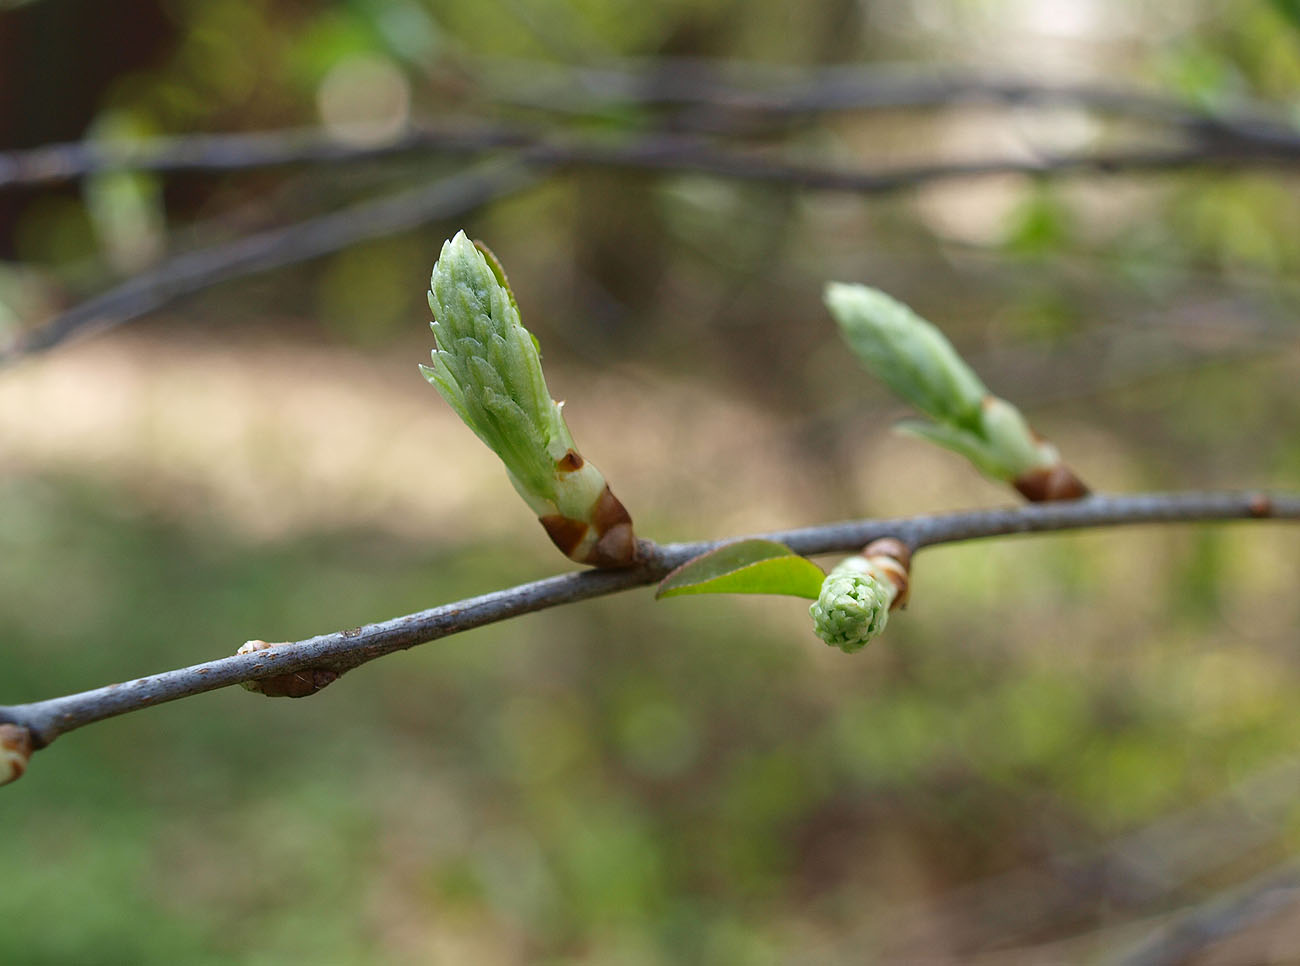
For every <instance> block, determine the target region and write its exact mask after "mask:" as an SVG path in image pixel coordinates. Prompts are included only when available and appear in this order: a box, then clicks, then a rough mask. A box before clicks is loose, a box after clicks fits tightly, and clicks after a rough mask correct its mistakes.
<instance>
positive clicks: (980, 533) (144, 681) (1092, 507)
mask: <svg viewBox="0 0 1300 966" xmlns="http://www.w3.org/2000/svg"><path fill="white" fill-rule="evenodd" d="M1246 519H1273V520H1300V493H1293V494H1290V493H1289V494H1267V493H1260V492H1256V493H1249V492H1244V493H1243V492H1221V493H1148V494H1135V495H1130V496H1095V497H1091V498H1089V499H1086V500H1079V501H1074V502H1065V503H1044V504H1035V505H1030V506H1018V507H1008V508H1005V509H992V510H974V511H966V512H961V513H949V514H942V515H928V516H917V517H905V518H900V519H895V520H855V521H849V522H845V523H833V524H827V525H825V526H817V527H808V528H805V529H800V530H786V531H782V532H777V533H770V534H763V535H762V536H764V537H766V538H767V539H771V540H777V541H779V542H781V543H784V544H786V545H787V546H788V547H790V549H792V550H794V551H795V552H796V553H801V554H809V555H812V554H822V553H834V552H850V551H854V550H858V549H860V548H861V547H862V546H863V545H864V544H866V543H867V542H869V541H870V540H873V539H876V538H878V537H884V536H892V537H897V538H899V539H901V540H903V541H904V542H905V543H906V544H908V546H910V547H912V548H913V549H914V550H920V549H923V548H925V547H931V546H937V545H939V544H944V543H953V542H957V541H962V540H974V539H980V538H986V537H995V536H1002V535H1006V534H1015V533H1043V532H1048V531H1056V530H1072V529H1080V528H1091V527H1102V526H1116V525H1121V524H1139V523H1177V522H1193V521H1207V520H1246ZM725 542H728V541H717V540H709V541H699V542H695V543H674V544H665V545H662V546H656V545H655V544H652V543H650V542H648V541H647V542H644V543H643V545H642V548H641V549H642V563H641V564H640V565H638V566H637V567H634V568H630V569H626V570H591V571H584V572H581V573H569V574H563V575H561V576H557V577H549V578H546V579H544V580H538V581H534V582H533V583H528V584H521V585H519V586H517V587H512V588H509V589H507V590H498V591H493V592H492V593H488V594H483V595H481V596H479V597H471V598H468V599H466V600H461V601H456V602H455V603H451V604H443V605H441V606H438V607H433V608H431V609H429V610H425V611H421V612H419V613H415V614H408V615H406V616H404V617H396V618H393V619H391V620H387V621H382V622H380V623H377V624H369V625H367V626H365V627H359V628H355V629H353V630H347V631H337V632H334V633H330V634H322V635H319V636H317V637H312V638H308V639H306V640H302V641H296V642H292V643H283V644H277V645H275V646H274V647H273V648H270V649H268V650H262V651H257V652H254V653H251V654H240V655H235V656H232V657H225V658H220V659H218V660H215V661H209V662H207V663H205V664H197V665H194V666H192V667H187V668H180V669H178V670H174V671H167V672H164V673H162V674H155V675H151V676H149V677H144V678H138V679H136V680H134V681H128V682H125V683H123V684H113V685H109V686H108V687H103V688H98V689H96V690H93V691H84V692H81V693H79V694H72V695H68V696H65V697H59V698H50V699H48V700H45V701H37V702H33V703H31V704H21V705H14V706H11V707H0V722H7V723H11V724H14V725H18V726H20V727H22V728H24V729H26V730H27V731H28V732H29V733H30V735H31V738H32V742H33V744H34V745H35V746H36V747H38V748H40V747H44V746H45V745H47V744H49V743H50V742H51V741H53V740H54V739H55V738H57V737H58V736H59V735H62V734H66V733H67V732H69V731H71V730H73V729H74V728H79V727H81V726H82V725H86V724H90V723H91V722H93V721H100V720H103V719H104V718H110V717H114V716H116V715H119V714H126V713H128V712H131V711H138V710H140V709H142V708H146V707H151V706H152V705H155V704H160V703H162V702H165V701H174V700H176V699H178V698H184V697H188V696H190V695H194V694H201V693H203V692H206V691H213V690H216V689H217V688H224V687H229V686H230V685H233V684H239V683H241V682H245V681H254V680H259V679H264V678H269V677H275V676H279V675H285V674H290V673H293V672H297V671H304V670H308V669H317V670H328V671H335V672H342V671H346V670H349V669H351V668H354V667H357V666H359V665H361V664H364V663H366V662H367V661H372V660H374V659H375V658H378V657H382V656H384V655H385V654H390V653H392V652H393V651H398V650H403V649H405V648H409V647H413V646H415V645H417V644H423V643H427V642H429V641H434V640H438V639H439V638H443V637H447V636H449V635H452V634H457V633H460V632H461V631H466V630H470V629H471V628H475V627H482V626H484V625H486V624H492V623H496V622H497V621H502V620H507V619H509V618H512V617H518V616H520V615H522V614H528V613H532V612H533V611H538V610H544V609H546V608H548V607H554V606H556V605H559V604H569V603H573V602H575V601H579V600H587V599H590V598H593V597H602V596H605V595H607V594H613V593H617V592H619V591H623V590H630V589H631V588H633V587H642V586H645V585H647V584H651V583H654V582H656V581H658V580H661V579H662V578H663V577H664V575H665V574H667V573H668V572H669V571H670V570H671V569H672V568H674V567H676V566H679V565H680V564H682V563H685V562H686V561H687V560H690V559H691V558H693V557H696V556H698V555H699V554H701V553H704V552H706V551H708V550H711V549H713V548H715V547H717V546H719V545H721V544H722V543H725Z"/></svg>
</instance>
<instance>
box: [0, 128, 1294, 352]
mask: <svg viewBox="0 0 1300 966" xmlns="http://www.w3.org/2000/svg"><path fill="white" fill-rule="evenodd" d="M1296 157H1297V159H1300V154H1297V156H1296ZM1278 160H1279V159H1278V158H1276V157H1271V156H1263V155H1257V154H1255V153H1252V152H1247V153H1246V154H1245V155H1238V154H1236V153H1235V152H1234V151H1233V150H1230V149H1224V150H1222V151H1218V150H1215V151H1211V150H1207V149H1204V148H1199V147H1188V148H1172V149H1164V150H1152V151H1137V152H1119V153H1115V154H1103V155H1078V156H1074V155H1063V156H1057V157H1050V156H1048V157H1040V158H1027V159H1026V158H1019V159H1003V160H992V161H956V162H949V163H938V164H928V165H915V166H906V167H899V168H893V169H884V170H879V171H855V170H846V169H843V168H836V167H830V166H825V165H817V164H802V163H796V162H790V161H785V160H781V159H776V158H770V157H765V156H763V155H758V154H754V153H752V152H745V151H736V150H730V149H726V148H717V147H713V146H712V145H710V144H708V143H707V142H704V141H701V140H699V139H697V138H693V137H682V136H676V135H668V134H661V135H657V136H647V137H644V138H640V139H637V140H634V141H631V142H629V143H608V142H602V141H597V140H594V139H587V140H570V141H567V142H541V143H536V144H534V145H533V146H531V147H529V148H527V149H525V150H523V151H522V152H520V153H519V154H517V155H516V156H515V157H514V158H513V161H504V160H497V161H488V162H483V166H481V167H477V168H472V169H470V170H469V171H468V172H464V173H462V174H457V175H452V176H450V177H448V178H446V179H444V180H443V181H439V182H436V183H435V184H433V185H432V186H427V187H422V188H417V189H413V190H411V191H409V192H405V193H402V194H398V195H394V196H390V197H387V198H382V199H379V200H377V201H366V202H361V203H359V204H357V205H354V206H353V207H351V208H348V209H345V210H344V211H339V212H333V213H331V214H328V215H321V216H317V217H315V218H310V219H307V220H305V221H301V222H298V223H296V224H293V225H288V226H286V227H283V228H276V229H270V230H268V231H264V232H260V233H258V234H255V235H250V236H247V237H245V238H241V239H237V240H235V241H233V242H227V243H224V244H221V245H215V246H212V247H210V248H205V249H202V250H199V251H194V252H189V253H186V254H184V255H178V256H175V257H174V258H171V259H169V260H167V261H166V262H164V263H163V264H162V265H160V266H158V267H157V268H154V269H152V270H151V271H148V272H145V273H143V274H141V275H137V276H135V277H133V278H130V279H128V280H127V281H125V282H123V283H122V284H120V285H118V286H116V287H114V288H111V289H109V290H108V291H106V292H103V293H101V294H99V295H96V296H93V297H91V298H90V299H87V300H86V301H84V302H82V303H80V304H78V305H75V306H73V307H72V308H71V309H68V310H67V311H65V312H62V313H60V314H58V315H56V316H54V317H53V318H51V319H48V320H46V321H45V322H42V323H40V324H39V325H37V326H35V327H34V328H31V329H28V330H25V331H24V332H21V333H19V334H18V335H17V336H16V337H15V338H14V341H13V343H12V344H11V345H10V346H9V347H7V348H5V349H3V350H0V366H3V365H4V364H6V363H9V362H13V361H14V360H16V359H18V358H20V357H22V356H26V355H30V354H33V353H36V352H40V351H43V350H46V349H50V348H53V347H54V346H57V345H59V344H60V343H62V342H64V341H66V340H67V339H69V338H71V337H72V336H73V335H77V334H81V333H84V332H89V331H95V330H99V329H105V328H109V327H111V326H114V325H119V324H121V323H123V322H127V321H130V320H131V319H135V318H138V317H140V316H142V315H145V314H146V313H148V312H152V311H155V310H156V309H158V308H160V307H162V306H163V305H165V304H167V303H168V302H171V301H172V300H174V299H176V298H179V297H181V296H183V295H189V294H192V293H194V292H197V291H200V290H202V289H204V288H207V287H208V286H211V285H215V284H217V283H218V282H223V281H227V280H229V279H233V278H240V277H244V276H247V275H253V274H256V273H259V272H263V271H268V270H270V269H273V268H279V267H282V266H285V265H291V264H295V263H298V262H302V261H306V260H308V259H311V258H315V257H318V256H320V255H324V254H328V253H330V252H334V251H338V250H340V249H342V248H346V247H347V246H348V245H351V244H354V243H355V242H358V241H362V240H364V239H368V238H378V237H382V236H384V235H390V234H394V233H396V232H399V231H403V230H406V229H409V228H413V227H416V226H417V225H421V224H425V223H427V222H430V221H433V220H436V219H439V218H449V217H451V216H453V215H461V214H464V213H466V212H468V211H471V210H473V209H475V208H478V207H480V206H482V205H484V204H486V203H487V202H489V201H491V200H493V199H495V198H497V197H500V196H501V195H503V194H506V193H509V192H511V191H514V190H518V189H520V188H523V187H526V186H528V185H529V184H531V183H533V182H534V181H535V179H536V177H537V176H538V175H537V172H535V171H534V172H533V173H531V174H530V173H529V171H528V170H527V169H536V168H542V169H543V170H547V169H559V168H567V167H595V168H623V169H628V170H635V171H645V172H654V171H671V172H679V173H692V174H703V175H709V176H713V177H719V178H727V179H734V180H739V181H753V182H759V183H767V184H774V185H779V186H783V187H789V188H801V189H808V190H819V191H843V192H849V193H856V194H885V193H889V192H895V191H902V190H905V189H908V188H914V187H917V186H919V185H923V184H927V183H931V182H937V181H947V180H954V179H964V178H978V177H988V176H993V175H1005V174H1023V175H1032V176H1050V175H1064V174H1121V173H1127V172H1151V171H1166V170H1176V169H1181V168H1188V167H1195V166H1204V165H1215V164H1234V163H1270V162H1276V161H1278Z"/></svg>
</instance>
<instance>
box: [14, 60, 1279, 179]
mask: <svg viewBox="0 0 1300 966" xmlns="http://www.w3.org/2000/svg"><path fill="white" fill-rule="evenodd" d="M940 89H941V90H948V87H946V86H942V85H941V88H940ZM949 93H951V94H952V96H953V99H954V100H955V99H957V95H958V94H959V93H966V94H970V95H971V96H977V95H978V93H979V91H978V90H977V91H975V92H973V93H972V92H962V91H961V90H960V89H959V88H956V87H953V88H952V89H951V90H950V91H949ZM1038 93H1039V94H1043V95H1045V94H1046V90H1041V91H1039V92H1038ZM1026 96H1028V95H1027V94H1026ZM760 103H765V102H761V101H760ZM776 105H780V106H782V110H783V111H785V112H788V113H792V114H794V113H799V112H801V111H812V110H814V109H815V108H814V107H808V108H805V107H803V106H801V103H800V102H799V101H797V100H795V101H787V100H783V99H781V98H777V99H776V100H775V101H774V102H773V105H772V106H773V107H774V106H776ZM764 109H770V108H769V107H765V108H764ZM1165 120H1168V121H1170V122H1171V123H1174V125H1175V126H1176V127H1181V128H1183V129H1184V130H1186V131H1187V132H1188V133H1190V134H1193V135H1195V136H1194V138H1193V140H1192V143H1191V144H1186V145H1182V146H1179V147H1176V148H1173V149H1166V150H1163V151H1159V150H1146V151H1144V150H1138V149H1133V150H1127V151H1116V152H1113V153H1110V154H1102V155H1066V156H1058V157H1051V156H1046V157H1043V158H1042V159H1040V160H1037V161H1014V160H1012V161H1000V160H992V161H981V162H957V163H953V164H941V165H932V166H926V165H921V166H918V167H917V168H916V169H915V170H916V171H917V172H918V173H917V174H916V175H915V176H914V177H910V178H909V177H907V176H906V173H907V172H909V171H911V170H913V169H911V168H906V169H885V170H883V171H880V172H874V173H872V172H866V173H861V172H852V171H840V172H834V174H833V176H832V177H831V179H830V180H825V178H826V174H825V173H826V171H827V169H825V168H819V167H816V166H800V165H794V164H781V163H780V162H772V161H767V162H765V161H764V159H763V158H762V157H761V156H754V155H750V154H747V153H737V152H734V151H726V150H724V149H717V148H713V149H710V148H709V147H707V145H708V142H703V141H698V140H695V139H693V138H688V137H684V136H682V135H680V134H672V133H668V132H664V131H660V132H651V133H647V134H643V135H641V136H640V137H639V138H637V139H634V140H630V141H627V142H624V143H623V144H621V145H620V144H614V145H611V144H609V143H608V142H602V141H599V140H596V139H594V138H590V137H587V138H580V137H579V138H575V137H564V136H555V135H547V134H545V133H543V132H541V131H539V130H537V129H535V128H529V127H522V126H518V125H511V124H501V123H491V124H483V123H481V124H478V125H475V126H456V127H438V126H425V127H414V128H409V129H407V130H405V131H403V132H402V133H401V134H399V135H397V136H395V137H393V138H392V139H390V140H387V141H381V142H378V143H371V144H352V143H348V142H346V141H341V140H339V139H338V138H337V137H335V136H334V135H331V134H330V133H329V132H328V131H325V130H321V129H310V128H307V129H304V128H289V129H286V130H272V131H259V132H254V133H248V134H196V135H181V136H175V137H159V138H144V139H138V140H133V141H129V142H96V141H72V142H67V143H63V144H48V145H44V146H42V147H38V148H30V149H27V150H22V151H10V152H5V153H0V189H4V188H10V187H17V186H30V185H39V184H46V183H51V182H58V181H67V180H72V179H76V178H82V177H85V176H87V175H93V174H97V173H100V172H104V171H119V170H129V171H152V172H175V171H206V172H216V171H243V170H253V169H259V168H269V167H279V166H284V165H294V164H339V163H356V162H361V161H374V160H380V159H384V158H389V157H394V156H399V155H403V154H419V153H425V154H440V155H451V156H459V155H473V154H485V153H489V152H493V151H501V150H507V149H515V150H526V149H532V150H533V151H534V153H535V158H536V163H559V164H582V165H592V166H613V167H645V168H649V169H660V170H662V169H665V168H668V169H683V168H684V169H686V170H701V171H704V172H707V173H710V174H717V175H721V176H724V177H742V178H744V177H753V178H756V179H758V180H764V181H769V180H775V181H784V182H787V183H793V184H796V185H799V186H802V187H814V188H817V187H820V188H833V189H837V190H845V191H860V192H873V191H890V190H896V189H897V188H900V187H909V186H911V185H912V184H915V183H918V182H919V181H930V180H935V179H937V178H954V177H973V176H980V175H984V174H1004V173H1008V171H1010V172H1023V173H1050V172H1054V171H1062V172H1068V171H1074V170H1080V169H1082V170H1094V171H1098V170H1111V171H1115V170H1120V169H1125V168H1128V169H1135V170H1148V169H1150V168H1151V167H1155V168H1158V169H1163V168H1168V167H1185V166H1188V165H1193V164H1202V163H1216V162H1218V163H1221V162H1233V163H1239V164H1248V163H1256V162H1261V161H1274V162H1292V163H1294V162H1296V161H1297V160H1300V132H1296V131H1295V130H1294V129H1293V128H1289V127H1285V126H1283V125H1281V124H1278V123H1274V122H1271V121H1265V120H1254V119H1250V118H1230V117H1218V116H1215V115H1210V114H1200V113H1197V112H1194V111H1191V110H1188V109H1186V108H1182V109H1179V113H1177V114H1175V115H1172V116H1169V117H1166V118H1165ZM751 168H753V169H757V170H759V171H762V172H766V173H760V174H745V173H743V172H746V171H748V170H750V169H751ZM831 170H832V171H833V169H831ZM800 171H804V172H806V173H804V174H799V173H798V172H800ZM782 172H789V173H785V174H783V173H782ZM858 179H860V180H858ZM878 183H879V184H878Z"/></svg>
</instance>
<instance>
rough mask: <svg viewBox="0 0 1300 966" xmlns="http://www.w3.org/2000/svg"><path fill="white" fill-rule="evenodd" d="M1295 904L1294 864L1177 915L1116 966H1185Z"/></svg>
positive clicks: (1298, 868)
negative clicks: (1209, 950) (1178, 965)
mask: <svg viewBox="0 0 1300 966" xmlns="http://www.w3.org/2000/svg"><path fill="white" fill-rule="evenodd" d="M1297 901H1300V862H1296V861H1294V860H1293V861H1290V862H1286V863H1284V864H1283V865H1282V866H1280V867H1277V868H1273V869H1270V870H1268V871H1267V872H1265V873H1264V874H1262V875H1260V876H1257V877H1256V878H1254V879H1252V880H1251V881H1250V882H1247V883H1246V884H1245V885H1242V886H1239V887H1237V888H1236V889H1232V890H1230V891H1228V892H1226V893H1222V894H1220V895H1216V896H1214V897H1213V898H1211V899H1210V900H1208V901H1207V902H1205V903H1202V904H1201V905H1198V906H1193V907H1192V908H1191V909H1190V910H1187V911H1186V912H1183V913H1182V914H1180V915H1178V916H1175V917H1174V919H1173V920H1172V921H1171V922H1169V923H1167V924H1166V925H1165V926H1164V927H1162V928H1161V929H1160V930H1159V931H1158V932H1157V933H1156V934H1155V935H1153V936H1151V937H1150V938H1149V939H1147V940H1145V941H1143V942H1142V943H1141V944H1139V945H1138V946H1137V947H1136V948H1134V949H1131V950H1129V951H1128V952H1127V953H1125V954H1124V955H1122V956H1120V957H1119V958H1118V959H1116V960H1115V963H1116V966H1177V964H1179V963H1187V962H1189V961H1190V960H1191V958H1192V957H1193V956H1195V955H1196V954H1197V953H1200V952H1202V951H1204V949H1205V948H1206V947H1207V946H1209V945H1211V944H1212V943H1215V942H1218V941H1219V940H1220V939H1225V938H1227V937H1228V936H1232V935H1235V934H1237V933H1240V932H1242V931H1244V930H1246V929H1249V928H1250V927H1251V926H1253V925H1255V924H1256V923H1259V922H1261V921H1263V920H1265V919H1269V918H1271V917H1273V916H1275V915H1277V914H1278V913H1279V912H1280V911H1282V910H1283V909H1285V908H1287V907H1288V906H1291V905H1293V904H1295V903H1296V902H1297Z"/></svg>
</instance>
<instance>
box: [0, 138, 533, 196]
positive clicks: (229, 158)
mask: <svg viewBox="0 0 1300 966" xmlns="http://www.w3.org/2000/svg"><path fill="white" fill-rule="evenodd" d="M539 136H540V135H539V132H537V131H535V130H532V129H529V128H524V127H520V126H515V125H509V124H483V123H480V122H476V123H473V124H458V125H451V124H447V125H437V126H434V125H428V126H422V127H413V128H408V129H407V130H405V131H402V132H401V133H400V134H397V135H396V136H394V137H392V138H388V139H385V140H381V141H374V142H366V143H361V144H358V143H355V142H351V141H347V140H343V139H341V138H339V137H337V136H335V135H332V134H330V133H329V132H328V131H326V130H323V129H320V128H287V129H281V130H273V131H255V132H250V133H245V134H188V135H177V136H174V137H156V138H139V139H135V140H131V141H69V142H66V143H63V144H46V145H43V146H42V147H38V148H29V149H27V150H24V151H8V152H2V153H0V189H3V188H12V187H19V186H34V185H42V184H50V183H54V182H59V181H69V180H74V179H77V178H84V177H86V176H87V175H92V174H97V173H99V172H103V171H122V170H129V171H154V172H164V171H167V172H182V171H195V172H218V171H247V170H251V169H257V168H273V167H280V166H283V165H290V164H352V163H357V162H362V161H374V160H380V159H383V158H390V157H394V156H398V155H403V154H415V153H425V154H439V155H447V156H452V157H455V156H461V155H474V154H484V153H487V152H492V151H500V150H502V149H506V148H526V147H528V146H529V145H531V144H535V143H536V142H537V141H538V139H539Z"/></svg>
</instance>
